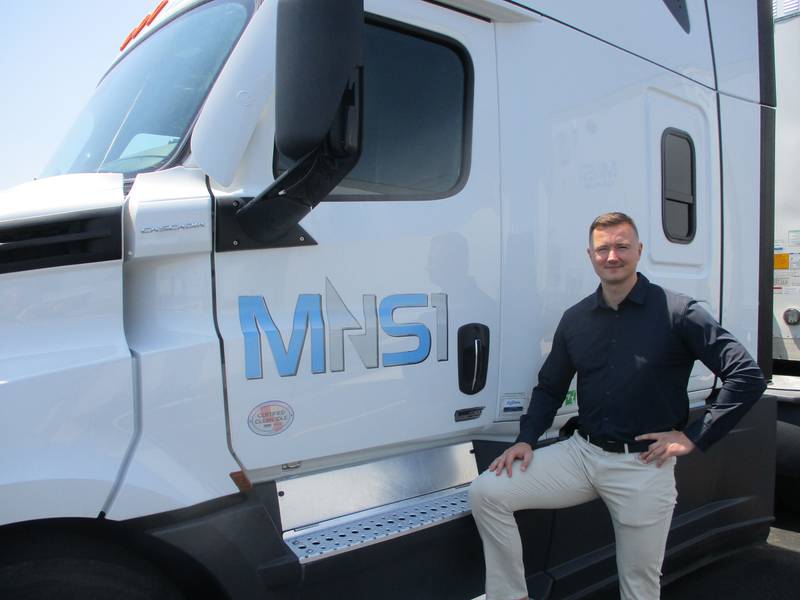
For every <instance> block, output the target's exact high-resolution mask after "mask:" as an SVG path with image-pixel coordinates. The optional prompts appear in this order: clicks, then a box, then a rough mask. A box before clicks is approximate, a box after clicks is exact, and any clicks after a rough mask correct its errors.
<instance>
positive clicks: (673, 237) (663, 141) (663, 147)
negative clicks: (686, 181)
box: [661, 127, 697, 244]
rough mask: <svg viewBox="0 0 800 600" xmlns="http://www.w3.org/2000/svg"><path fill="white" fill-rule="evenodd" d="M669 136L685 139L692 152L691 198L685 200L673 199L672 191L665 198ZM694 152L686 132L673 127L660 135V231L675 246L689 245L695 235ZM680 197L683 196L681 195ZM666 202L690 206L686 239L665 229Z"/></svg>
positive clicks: (695, 179)
mask: <svg viewBox="0 0 800 600" xmlns="http://www.w3.org/2000/svg"><path fill="white" fill-rule="evenodd" d="M669 136H675V137H679V138H682V139H685V140H686V141H687V142H689V148H690V149H691V152H692V194H691V197H689V198H686V197H682V198H675V191H674V190H672V191H671V192H670V195H671V196H670V198H667V179H666V174H667V169H666V164H667V152H666V144H667V138H668V137H669ZM696 156H697V154H696V152H695V148H694V141H693V140H692V136H691V135H689V134H688V133H687V132H686V131H683V130H681V129H675V128H674V127H667V128H666V129H665V130H664V132H663V133H662V134H661V229H662V231H663V232H664V235H665V236H666V237H667V239H668V240H669V241H670V242H673V243H675V244H691V243H692V240H694V236H695V233H697V160H696ZM682 196H685V195H683V194H682ZM667 200H679V201H681V202H683V203H684V204H689V205H690V206H691V231H690V232H689V235H688V236H686V237H682V236H677V235H674V234H673V233H672V232H670V231H669V230H668V229H667Z"/></svg>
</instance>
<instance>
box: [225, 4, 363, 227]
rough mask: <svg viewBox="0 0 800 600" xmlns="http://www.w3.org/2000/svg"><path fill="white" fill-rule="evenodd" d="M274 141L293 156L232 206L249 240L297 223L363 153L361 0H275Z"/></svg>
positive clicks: (288, 154)
mask: <svg viewBox="0 0 800 600" xmlns="http://www.w3.org/2000/svg"><path fill="white" fill-rule="evenodd" d="M277 19H278V20H277V28H278V29H277V50H276V74H275V88H276V89H275V143H276V145H277V147H278V150H280V152H281V153H283V154H284V155H285V156H287V157H288V158H290V159H294V160H296V161H297V162H296V163H295V164H294V165H293V166H292V167H291V168H290V169H289V170H288V171H286V172H285V173H283V174H282V175H281V176H280V177H279V178H278V179H277V180H276V181H275V182H274V183H273V184H272V185H271V186H270V187H269V188H267V189H266V190H265V191H264V192H262V193H261V194H259V195H258V196H256V197H255V198H253V199H252V200H251V201H250V202H248V203H247V204H246V205H245V206H243V207H242V208H240V209H239V210H238V211H237V213H236V219H237V221H238V222H239V224H240V226H241V227H242V229H243V230H244V231H245V232H246V233H247V234H248V235H249V236H250V237H252V238H253V239H256V240H259V241H262V242H270V241H273V240H276V239H278V238H280V237H281V236H283V235H284V234H285V233H286V232H287V231H289V230H290V229H291V228H292V227H293V226H295V225H297V223H299V222H300V220H301V219H302V218H303V217H305V216H306V215H307V214H308V213H309V212H310V211H311V210H312V209H313V208H314V207H315V206H316V205H317V204H319V202H320V201H321V200H322V199H323V198H325V196H327V195H328V194H329V193H330V192H331V190H333V188H335V187H336V185H337V184H338V183H339V182H340V181H341V180H342V179H344V177H345V176H346V175H347V174H348V173H349V172H350V171H351V170H352V168H353V167H354V166H355V165H356V163H357V162H358V158H359V156H360V154H361V129H362V110H361V102H362V97H363V86H362V78H363V75H362V67H361V66H360V62H361V36H362V31H363V26H364V8H363V0H336V1H335V2H334V1H332V0H279V3H278V17H277Z"/></svg>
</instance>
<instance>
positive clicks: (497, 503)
mask: <svg viewBox="0 0 800 600" xmlns="http://www.w3.org/2000/svg"><path fill="white" fill-rule="evenodd" d="M519 465H520V463H519V462H517V463H515V464H514V469H513V475H512V476H511V477H509V476H508V475H507V474H506V473H505V472H503V473H502V474H500V475H496V474H495V473H492V472H490V471H485V472H484V473H482V474H481V475H480V476H479V477H478V478H477V479H476V480H475V481H473V482H472V485H471V486H470V490H469V496H470V506H471V507H472V516H473V517H474V518H475V523H476V524H477V526H478V531H479V533H480V535H481V540H482V542H483V551H484V556H485V560H486V600H519V599H520V598H527V593H528V592H527V587H526V585H525V568H524V566H523V563H522V542H521V541H520V536H519V530H518V528H517V523H516V521H515V520H514V511H517V510H522V509H526V508H543V509H554V508H563V507H566V506H574V505H576V504H582V503H584V502H588V501H590V500H592V499H594V498H596V497H597V494H596V492H595V491H594V488H593V487H592V485H591V484H590V483H589V482H588V480H587V478H586V476H585V470H584V468H583V466H582V465H581V463H580V453H579V452H576V451H575V442H574V438H570V439H569V440H567V441H564V442H559V443H557V444H553V445H551V446H547V447H545V448H542V449H540V450H536V451H535V452H534V453H533V460H532V461H531V463H530V465H528V469H527V471H522V470H521V469H520V466H519Z"/></svg>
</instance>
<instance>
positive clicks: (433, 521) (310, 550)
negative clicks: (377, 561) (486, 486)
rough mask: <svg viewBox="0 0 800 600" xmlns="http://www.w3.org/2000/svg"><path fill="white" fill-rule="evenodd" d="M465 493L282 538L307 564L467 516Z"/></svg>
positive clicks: (417, 501) (328, 523)
mask: <svg viewBox="0 0 800 600" xmlns="http://www.w3.org/2000/svg"><path fill="white" fill-rule="evenodd" d="M467 493H468V486H467V485H464V486H459V487H457V488H452V489H449V490H443V491H441V492H436V493H433V494H428V495H426V496H421V497H418V498H412V499H411V500H405V501H403V502H397V503H394V504H391V505H387V506H382V507H380V508H377V509H371V510H367V511H363V512H360V513H356V514H354V515H348V516H345V517H339V518H337V519H331V520H329V521H325V522H322V523H319V524H317V525H314V526H311V527H305V528H302V529H298V530H293V531H287V532H286V533H284V535H283V538H284V541H286V543H287V544H288V545H289V547H290V548H291V549H292V551H293V552H294V553H295V554H296V555H297V557H298V558H299V559H300V562H301V563H309V562H313V561H316V560H320V559H322V558H328V557H330V556H333V555H335V554H340V553H342V552H347V551H349V550H353V549H355V548H361V547H364V546H369V545H371V544H375V543H377V542H382V541H385V540H388V539H392V538H396V537H399V536H401V535H406V534H408V533H412V532H414V531H419V530H422V529H426V528H428V527H432V526H434V525H438V524H440V523H444V522H447V521H452V520H453V519H457V518H459V517H462V516H464V515H467V514H469V513H470V509H469V499H468V498H467Z"/></svg>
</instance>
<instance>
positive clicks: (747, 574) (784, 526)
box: [592, 512, 800, 600]
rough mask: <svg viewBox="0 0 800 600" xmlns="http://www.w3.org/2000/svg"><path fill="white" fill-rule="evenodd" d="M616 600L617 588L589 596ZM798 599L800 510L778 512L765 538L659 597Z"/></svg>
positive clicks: (687, 599) (684, 579)
mask: <svg viewBox="0 0 800 600" xmlns="http://www.w3.org/2000/svg"><path fill="white" fill-rule="evenodd" d="M592 598H593V600H618V599H619V591H618V590H616V589H614V590H611V591H609V592H608V593H607V594H605V593H604V594H603V595H597V596H592ZM717 598H724V599H725V600H754V599H757V600H798V599H800V513H788V512H786V513H779V514H777V515H776V520H775V523H774V524H773V526H772V528H771V529H770V534H769V537H768V538H767V541H766V542H764V543H760V544H755V545H752V546H747V547H745V548H741V549H739V550H736V551H734V552H732V553H731V554H729V555H727V556H725V557H724V558H722V559H720V560H717V561H715V562H713V563H711V564H709V565H706V566H704V567H702V568H700V569H698V570H697V571H694V572H693V573H690V574H688V575H685V576H683V577H681V578H680V579H678V580H676V581H674V582H672V583H670V584H668V585H666V586H665V587H664V588H663V589H662V591H661V600H701V599H702V600H710V599H713V600H715V599H717Z"/></svg>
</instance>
